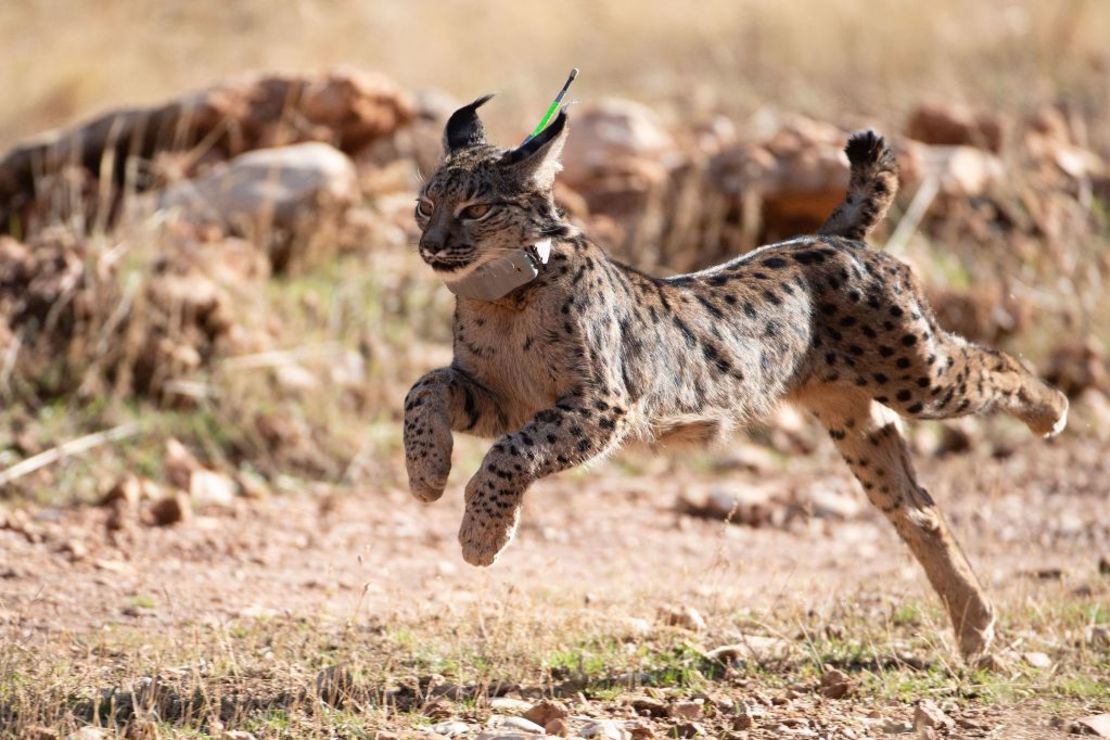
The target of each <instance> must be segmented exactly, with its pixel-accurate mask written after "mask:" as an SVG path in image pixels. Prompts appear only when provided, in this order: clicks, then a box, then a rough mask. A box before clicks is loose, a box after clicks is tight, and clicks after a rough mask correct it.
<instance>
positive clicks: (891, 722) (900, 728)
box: [879, 719, 913, 735]
mask: <svg viewBox="0 0 1110 740" xmlns="http://www.w3.org/2000/svg"><path fill="white" fill-rule="evenodd" d="M879 729H881V730H882V731H883V732H884V733H885V734H887V735H901V734H902V733H905V732H913V725H911V724H910V723H909V722H902V721H901V720H897V719H884V720H883V721H882V724H880V725H879Z"/></svg>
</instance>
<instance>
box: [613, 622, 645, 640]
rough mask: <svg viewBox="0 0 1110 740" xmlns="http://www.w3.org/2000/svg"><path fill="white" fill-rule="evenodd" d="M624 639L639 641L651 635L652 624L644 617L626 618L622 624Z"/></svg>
mask: <svg viewBox="0 0 1110 740" xmlns="http://www.w3.org/2000/svg"><path fill="white" fill-rule="evenodd" d="M620 627H622V628H623V629H622V637H623V638H625V639H632V640H635V639H639V638H642V637H647V636H648V635H650V634H651V622H649V621H648V620H646V619H643V618H642V617H625V618H624V619H622V620H621V622H620Z"/></svg>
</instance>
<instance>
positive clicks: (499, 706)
mask: <svg viewBox="0 0 1110 740" xmlns="http://www.w3.org/2000/svg"><path fill="white" fill-rule="evenodd" d="M489 707H490V709H492V710H493V711H495V712H499V713H501V714H519V715H520V716H522V717H523V716H524V713H525V712H527V711H528V710H529V709H531V708H532V704H531V703H530V702H526V701H524V700H523V699H514V698H512V697H511V696H495V697H494V698H492V699H490V701H489Z"/></svg>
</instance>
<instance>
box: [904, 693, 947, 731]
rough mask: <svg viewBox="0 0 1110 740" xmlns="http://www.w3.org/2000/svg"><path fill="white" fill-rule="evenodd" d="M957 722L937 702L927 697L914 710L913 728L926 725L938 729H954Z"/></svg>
mask: <svg viewBox="0 0 1110 740" xmlns="http://www.w3.org/2000/svg"><path fill="white" fill-rule="evenodd" d="M955 724H956V722H955V720H953V719H952V718H951V717H949V716H948V715H947V714H945V713H944V710H942V709H941V708H940V707H938V706H937V705H936V703H934V702H932V701H930V700H928V699H926V700H924V701H922V702H921V703H919V704H918V705H917V706H916V707H915V708H914V710H913V728H912V729H916V730H919V731H920V730H921V729H922V728H924V727H931V728H936V729H941V728H944V729H952V728H953V727H954V726H955Z"/></svg>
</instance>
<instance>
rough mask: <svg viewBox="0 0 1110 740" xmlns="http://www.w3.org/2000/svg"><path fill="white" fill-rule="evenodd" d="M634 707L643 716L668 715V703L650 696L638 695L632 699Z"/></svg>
mask: <svg viewBox="0 0 1110 740" xmlns="http://www.w3.org/2000/svg"><path fill="white" fill-rule="evenodd" d="M631 704H632V709H634V710H635V712H636V714H638V715H640V716H641V717H666V716H667V705H666V704H665V703H663V702H661V701H659V700H658V699H653V698H651V697H650V696H641V697H636V698H634V699H632V700H631Z"/></svg>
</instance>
